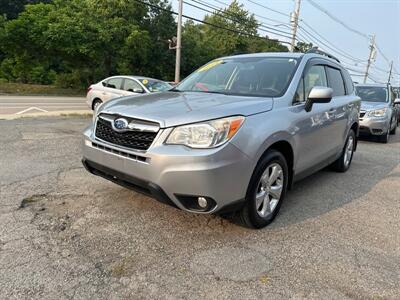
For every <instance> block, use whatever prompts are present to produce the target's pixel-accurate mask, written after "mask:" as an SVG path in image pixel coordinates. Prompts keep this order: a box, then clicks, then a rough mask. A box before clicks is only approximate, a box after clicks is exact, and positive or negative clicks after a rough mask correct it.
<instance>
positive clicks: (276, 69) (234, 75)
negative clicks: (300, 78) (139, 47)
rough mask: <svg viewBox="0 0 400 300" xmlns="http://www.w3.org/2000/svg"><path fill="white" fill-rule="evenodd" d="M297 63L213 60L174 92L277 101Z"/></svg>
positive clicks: (257, 59)
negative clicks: (275, 99) (263, 98)
mask: <svg viewBox="0 0 400 300" xmlns="http://www.w3.org/2000/svg"><path fill="white" fill-rule="evenodd" d="M297 63H298V59H294V58H281V57H247V58H243V57H236V58H228V59H223V60H221V59H218V60H214V61H212V62H210V63H208V64H207V65H205V66H203V67H201V68H200V69H198V70H197V71H195V72H194V73H192V74H191V75H189V77H187V78H186V79H185V80H184V81H183V82H182V83H180V84H179V85H178V86H177V87H176V89H177V90H179V91H182V92H192V91H193V92H209V93H222V94H226V95H243V96H259V97H277V96H281V95H283V94H284V93H285V91H286V89H287V87H288V85H289V82H290V79H291V78H292V76H293V74H294V72H295V70H296V66H297Z"/></svg>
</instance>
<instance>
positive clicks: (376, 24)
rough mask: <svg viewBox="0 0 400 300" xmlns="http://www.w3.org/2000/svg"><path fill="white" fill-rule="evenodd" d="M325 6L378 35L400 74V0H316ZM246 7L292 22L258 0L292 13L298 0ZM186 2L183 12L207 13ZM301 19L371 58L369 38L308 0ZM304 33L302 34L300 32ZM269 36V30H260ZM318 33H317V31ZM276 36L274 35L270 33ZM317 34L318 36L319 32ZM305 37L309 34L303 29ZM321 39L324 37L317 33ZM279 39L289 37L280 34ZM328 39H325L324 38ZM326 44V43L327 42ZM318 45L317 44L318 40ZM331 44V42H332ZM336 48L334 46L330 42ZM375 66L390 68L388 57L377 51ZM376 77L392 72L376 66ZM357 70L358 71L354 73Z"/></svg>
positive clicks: (399, 78) (216, 0) (215, 1)
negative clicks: (267, 31)
mask: <svg viewBox="0 0 400 300" xmlns="http://www.w3.org/2000/svg"><path fill="white" fill-rule="evenodd" d="M314 1H315V2H316V3H317V4H319V5H320V6H321V7H323V8H324V9H326V10H327V11H328V12H329V13H330V14H332V15H333V16H334V17H336V18H338V19H339V20H341V21H343V22H344V23H345V24H346V25H348V26H349V27H351V28H352V29H355V30H357V31H359V32H361V33H363V34H366V35H372V34H376V42H377V44H378V46H379V48H380V49H381V50H382V52H383V54H384V55H385V56H386V57H387V58H388V59H389V60H394V66H395V68H396V71H397V73H400V0H314ZM171 2H172V6H173V9H174V10H175V11H177V10H178V9H177V8H178V0H171ZM185 2H186V3H192V4H195V5H197V6H200V5H199V4H197V3H195V2H192V1H191V0H184V3H185ZM201 2H203V3H209V4H210V5H213V6H218V7H223V6H224V5H223V4H222V3H225V4H227V5H229V4H230V3H231V2H232V1H231V0H201ZM239 2H240V3H242V4H243V5H244V7H245V8H246V9H247V10H249V11H250V12H252V13H255V14H257V15H260V16H263V17H267V18H271V19H275V20H276V21H279V22H280V23H283V24H289V16H285V15H282V14H279V13H276V12H273V11H270V10H267V9H265V8H262V7H260V6H258V5H256V4H254V3H251V2H257V3H259V4H261V5H264V6H267V7H269V8H272V9H275V10H277V11H280V12H283V13H285V14H289V13H290V12H291V11H293V10H294V5H295V3H294V0H251V1H248V0H239ZM186 3H185V4H184V10H183V13H184V14H186V15H189V16H194V17H197V18H200V19H202V18H203V16H204V14H205V12H204V11H201V10H199V9H197V8H194V7H191V6H189V5H188V4H186ZM256 18H257V19H259V21H261V22H263V23H265V24H266V25H268V26H271V25H272V24H278V23H277V22H273V21H267V20H265V19H261V18H259V17H256ZM300 18H301V19H303V20H304V21H305V22H306V23H307V24H308V25H310V26H311V27H312V28H313V29H314V30H316V31H317V32H318V33H319V34H320V35H322V36H323V37H324V38H325V39H326V40H328V41H329V42H330V43H331V44H333V45H334V46H335V47H336V48H339V49H340V50H341V51H344V52H345V53H346V54H350V55H351V56H353V57H355V58H358V59H360V60H367V59H368V54H369V48H368V45H369V41H368V40H367V39H366V38H365V37H362V36H360V35H358V34H356V33H354V32H352V31H350V30H348V29H346V28H345V27H344V26H342V25H341V24H339V23H337V22H335V21H334V20H332V19H331V18H330V17H328V16H327V15H326V14H324V13H323V12H321V11H320V10H318V9H317V8H315V7H314V6H312V5H311V3H310V2H309V1H308V0H302V1H301V8H300ZM300 25H301V26H303V27H304V28H305V29H306V30H307V31H309V32H310V33H313V32H312V31H311V30H310V29H309V28H307V27H305V25H304V24H303V23H300ZM276 28H277V29H279V30H283V31H290V30H289V29H287V28H286V27H285V26H283V25H280V26H278V27H276ZM300 33H302V32H301V31H300ZM260 34H263V35H265V34H266V33H264V32H260ZM313 34H314V35H315V33H313ZM269 36H270V37H274V35H273V34H269ZM315 36H316V35H315ZM303 37H305V34H304V32H303ZM316 37H317V38H319V39H320V40H321V38H320V37H318V36H316ZM279 39H283V40H287V39H285V38H282V37H279ZM323 42H324V41H323ZM325 43H326V42H325ZM314 44H315V43H314ZM317 45H318V46H320V48H321V49H324V50H327V51H329V52H331V53H332V54H334V55H336V56H337V57H338V58H339V59H341V60H342V61H343V62H345V63H346V65H347V66H350V67H352V68H353V69H355V70H360V71H363V72H364V71H365V65H364V64H363V63H357V64H356V63H355V62H354V61H352V60H351V59H349V58H346V57H343V55H341V54H338V53H334V52H333V51H331V50H330V49H328V48H326V47H324V45H321V44H320V43H318V44H317ZM328 45H329V44H328ZM329 46H331V47H332V45H329ZM374 66H376V67H378V68H381V69H385V70H387V71H388V70H389V65H388V63H387V62H386V60H385V59H384V57H383V56H382V55H381V54H380V53H379V52H378V53H377V54H376V61H375V63H374ZM371 72H372V74H371V75H372V76H373V77H374V78H375V79H377V80H379V81H387V78H388V74H387V73H385V72H382V71H379V70H377V69H372V70H371ZM350 73H355V72H352V71H351V72H350ZM353 78H354V80H356V81H362V77H353ZM392 83H395V84H397V85H399V84H400V75H396V77H395V80H392Z"/></svg>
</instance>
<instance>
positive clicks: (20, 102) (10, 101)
mask: <svg viewBox="0 0 400 300" xmlns="http://www.w3.org/2000/svg"><path fill="white" fill-rule="evenodd" d="M85 101H86V99H85V98H84V97H58V96H11V95H0V115H11V114H26V113H38V112H51V111H77V110H78V111H81V110H84V111H87V110H89V108H88V106H87V104H86V102H85Z"/></svg>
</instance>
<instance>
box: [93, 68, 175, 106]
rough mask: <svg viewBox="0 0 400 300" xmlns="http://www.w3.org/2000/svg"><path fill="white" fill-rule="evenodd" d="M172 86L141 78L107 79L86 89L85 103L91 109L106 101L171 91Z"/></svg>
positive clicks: (120, 77)
mask: <svg viewBox="0 0 400 300" xmlns="http://www.w3.org/2000/svg"><path fill="white" fill-rule="evenodd" d="M171 88H172V86H171V85H170V84H168V83H166V82H164V81H161V80H158V79H153V78H149V77H142V76H113V77H108V78H106V79H104V80H102V81H100V82H98V83H96V84H92V85H91V86H90V87H89V88H88V92H87V95H86V102H87V104H88V105H89V107H90V108H91V109H95V108H96V106H97V105H99V104H101V103H103V102H106V101H108V100H111V99H114V98H118V97H122V96H133V95H140V94H147V93H154V92H162V91H166V90H169V89H171Z"/></svg>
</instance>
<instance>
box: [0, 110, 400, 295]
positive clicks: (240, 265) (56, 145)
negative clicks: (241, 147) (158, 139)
mask: <svg viewBox="0 0 400 300" xmlns="http://www.w3.org/2000/svg"><path fill="white" fill-rule="evenodd" d="M89 122H90V119H89V118H78V117H71V118H66V117H64V118H42V119H28V118H26V119H18V120H12V121H0V129H1V130H0V166H1V168H0V185H1V186H0V269H1V271H0V295H1V296H0V297H1V298H5V299H6V298H7V299H9V298H19V299H20V298H36V299H39V298H40V299H58V298H59V299H70V298H71V299H72V298H73V299H83V298H85V299H87V298H95V299H110V298H111V299H118V298H125V299H126V298H133V299H137V298H156V299H175V298H184V299H189V298H190V299H193V298H195V299H196V298H202V299H204V298H205V299H207V298H208V299H216V298H219V299H220V298H230V299H242V298H244V299H290V298H292V299H303V298H306V299H399V295H400V284H399V282H400V234H399V232H400V197H399V195H400V134H398V135H396V136H394V137H393V136H391V140H390V143H389V144H380V143H376V142H373V141H361V142H360V143H359V147H358V150H357V152H356V154H355V157H354V160H353V164H352V166H351V168H350V170H349V171H348V172H347V173H344V174H338V173H334V172H331V171H329V170H323V171H320V172H318V173H317V174H315V175H313V176H311V177H309V178H307V179H305V180H303V181H301V182H299V183H298V184H296V185H295V187H294V189H293V190H292V191H290V192H289V193H288V196H287V198H286V200H285V202H284V203H283V205H282V209H281V212H280V214H279V215H278V217H277V219H276V220H275V222H274V223H273V224H271V225H270V226H268V227H267V228H265V229H263V230H251V229H246V228H243V227H241V226H239V225H237V224H235V223H233V222H232V221H230V220H229V219H224V218H221V217H219V216H207V215H193V214H189V213H186V212H183V211H179V210H177V209H174V208H172V207H169V206H166V205H163V204H160V203H158V202H156V201H155V200H153V199H150V198H148V197H146V196H143V195H140V194H137V193H135V192H133V191H130V190H127V189H125V188H122V187H120V186H117V185H115V184H112V183H110V182H108V181H106V180H104V179H101V178H99V177H95V176H93V175H91V174H89V173H87V172H86V171H85V170H84V169H83V167H82V165H81V162H80V159H81V152H80V143H81V136H80V132H81V131H82V129H83V128H84V127H85V126H86V125H87V124H88V123H89Z"/></svg>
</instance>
